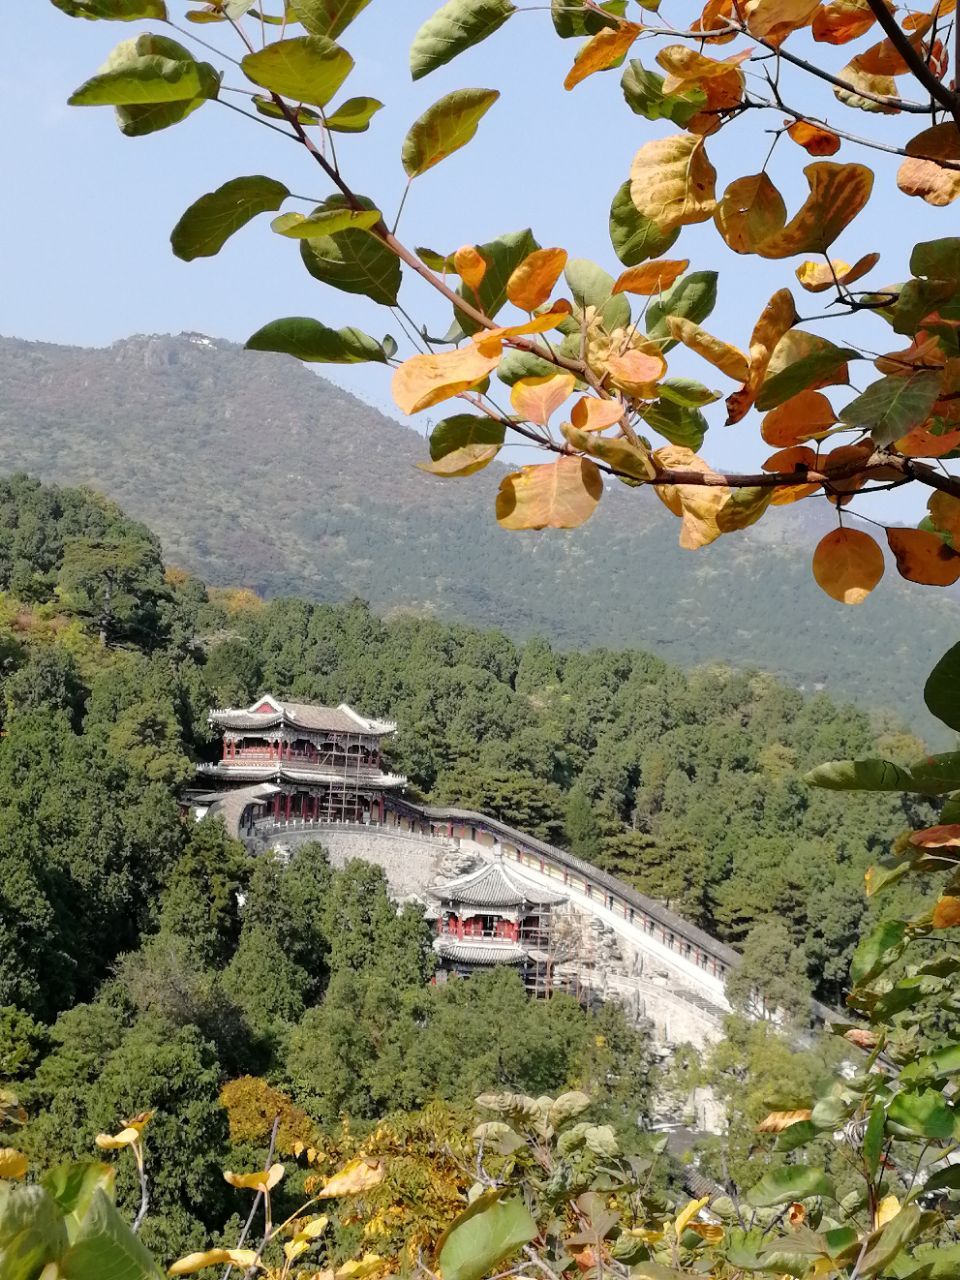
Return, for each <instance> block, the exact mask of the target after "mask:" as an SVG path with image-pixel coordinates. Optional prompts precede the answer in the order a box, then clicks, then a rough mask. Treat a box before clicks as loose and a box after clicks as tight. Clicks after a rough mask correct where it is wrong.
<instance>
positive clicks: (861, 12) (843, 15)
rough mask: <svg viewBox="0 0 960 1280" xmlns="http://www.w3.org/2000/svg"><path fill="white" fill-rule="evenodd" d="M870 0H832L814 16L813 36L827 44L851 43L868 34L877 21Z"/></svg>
mask: <svg viewBox="0 0 960 1280" xmlns="http://www.w3.org/2000/svg"><path fill="white" fill-rule="evenodd" d="M876 20H877V19H876V15H875V14H874V12H873V10H872V9H871V8H870V5H869V3H868V0H832V3H830V4H825V5H823V7H822V8H821V9H819V10H818V11H817V12H816V13H815V14H814V18H813V38H814V40H819V41H821V42H823V43H825V44H849V42H850V41H851V40H858V39H859V38H860V36H862V35H866V33H867V32H868V31H869V30H870V28H871V27H872V26H873V24H874V23H875V22H876Z"/></svg>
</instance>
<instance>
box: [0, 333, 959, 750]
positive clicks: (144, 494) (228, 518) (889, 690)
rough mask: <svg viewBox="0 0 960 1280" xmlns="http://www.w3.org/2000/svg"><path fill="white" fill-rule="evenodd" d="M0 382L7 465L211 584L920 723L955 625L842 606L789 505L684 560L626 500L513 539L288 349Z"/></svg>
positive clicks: (166, 340) (895, 590) (20, 362)
mask: <svg viewBox="0 0 960 1280" xmlns="http://www.w3.org/2000/svg"><path fill="white" fill-rule="evenodd" d="M0 387H2V396H0V470H2V471H5V472H13V471H18V470H25V471H29V472H31V473H33V474H35V475H38V476H39V477H41V478H42V479H44V480H47V481H55V482H58V483H66V484H84V485H90V486H92V487H93V488H96V489H98V490H99V491H101V492H103V493H105V494H107V495H109V496H110V497H112V498H115V499H116V500H117V501H119V502H120V503H121V504H123V506H124V507H125V508H126V509H127V511H128V512H130V513H131V514H132V515H135V516H136V517H137V518H138V519H142V520H144V521H145V522H147V523H148V524H149V525H150V526H151V527H152V528H153V529H155V530H156V531H157V532H158V533H159V535H160V537H161V538H162V541H163V546H164V550H165V554H166V557H167V559H168V560H170V561H173V562H175V563H179V564H182V565H183V566H184V567H186V568H189V569H191V570H193V571H195V572H197V573H198V574H200V575H202V576H203V577H204V578H205V579H206V580H208V581H210V582H212V583H216V584H236V583H242V584H243V585H246V586H249V587H252V588H254V589H255V590H257V591H258V592H261V593H263V594H266V595H270V596H276V595H280V594H287V593H289V594H294V593H295V594H297V595H301V596H305V597H308V598H312V599H317V600H324V601H334V600H340V599H345V598H349V597H352V596H362V597H364V598H366V599H368V600H369V601H370V602H371V603H372V604H373V606H374V607H375V609H377V610H378V611H380V612H384V613H389V612H390V611H393V610H413V611H417V612H422V613H427V614H431V615H434V616H437V617H441V618H461V619H464V620H467V621H470V622H474V623H479V624H485V625H490V626H492V625H496V626H498V627H502V628H503V629H504V630H506V631H508V632H510V633H511V634H513V635H516V636H525V635H530V634H532V633H535V632H541V633H543V634H545V635H547V636H549V637H550V639H551V640H552V641H553V642H555V643H557V644H560V645H562V646H580V645H591V644H594V645H595V644H598V643H600V644H605V645H610V646H617V645H630V646H631V647H637V648H643V649H649V650H652V651H653V652H655V653H659V654H661V655H663V656H665V657H667V658H669V659H670V660H672V661H675V662H679V663H682V664H685V665H690V664H696V663H703V662H709V661H713V660H719V659H722V660H725V661H728V662H733V663H736V664H740V665H751V666H752V665H756V666H759V667H762V668H765V669H767V670H770V671H772V672H774V673H776V674H778V675H780V676H782V677H784V678H785V679H787V680H789V681H791V682H793V683H796V684H798V685H801V686H803V687H807V688H810V687H814V686H817V685H826V686H827V687H828V688H829V689H831V690H833V691H835V692H837V693H838V694H844V695H853V696H856V697H859V698H861V699H866V700H867V701H869V702H872V703H874V704H881V705H888V706H893V707H895V708H896V709H897V710H899V711H901V712H903V713H904V714H906V715H908V716H909V717H910V718H911V720H913V721H914V722H915V723H917V724H918V725H920V727H921V728H924V729H926V728H927V723H926V722H925V721H923V720H921V718H920V717H921V712H920V706H919V698H918V697H917V696H916V694H915V693H914V690H913V686H914V685H915V683H916V681H917V680H918V679H919V678H920V677H921V676H922V675H923V674H924V673H925V672H926V671H927V670H928V668H929V666H930V660H931V655H935V654H937V653H939V652H941V651H942V650H943V649H945V648H946V647H947V646H948V645H949V644H951V643H952V642H953V641H954V640H955V639H956V636H957V633H958V632H960V606H958V605H957V604H956V603H955V602H953V601H950V600H948V599H944V598H943V596H942V595H941V594H938V593H933V592H929V593H925V592H924V591H923V589H922V588H917V587H913V588H909V587H907V586H905V585H904V584H901V583H900V582H898V581H894V580H890V581H888V582H886V583H885V584H884V586H883V589H882V590H880V591H878V592H877V593H876V594H875V596H873V597H871V598H870V600H868V601H867V602H866V603H865V604H864V605H863V606H861V607H860V608H858V609H855V610H852V609H848V610H844V609H841V608H839V607H838V606H836V605H835V604H833V603H832V602H831V601H830V600H828V599H827V598H826V597H825V596H823V595H822V594H821V593H820V592H819V591H818V589H817V588H816V586H815V584H814V583H813V581H812V579H811V577H810V573H809V563H808V562H809V554H810V539H809V537H806V538H804V539H803V547H802V549H798V547H797V540H798V538H799V522H800V521H803V520H805V519H810V518H813V517H811V516H809V515H807V513H806V512H805V511H804V510H803V509H802V508H801V509H797V510H791V511H785V512H778V513H775V514H774V515H773V516H772V517H771V518H770V519H768V521H767V522H765V524H764V525H763V526H761V527H760V528H758V529H757V530H754V531H751V533H749V534H746V535H742V536H739V537H737V538H736V539H728V540H725V541H724V543H723V545H722V546H720V547H713V548H708V549H706V550H704V551H702V552H698V553H696V554H690V553H688V552H682V551H681V550H680V549H679V548H678V547H677V545H676V539H677V530H676V525H675V523H674V522H673V520H672V519H671V518H670V517H669V516H668V515H667V514H666V513H665V512H663V511H662V510H661V508H660V507H659V504H657V503H652V502H640V501H637V500H636V499H635V497H634V496H633V495H631V494H628V493H625V492H621V491H619V490H616V491H614V492H611V493H610V494H609V495H608V498H607V500H606V501H605V502H604V503H603V504H602V505H601V508H600V510H599V512H598V514H597V516H596V517H595V518H594V519H593V520H592V521H591V522H590V523H589V524H588V525H587V526H586V527H585V528H584V529H582V530H578V531H576V532H574V533H571V534H569V535H563V534H557V533H546V534H525V535H518V534H509V533H506V532H504V531H502V530H500V529H499V528H498V527H497V526H496V524H495V522H494V521H493V518H492V511H491V507H492V500H493V493H494V490H495V487H496V483H497V476H496V474H495V469H494V468H491V469H490V471H489V472H488V473H486V474H485V475H481V476H478V477H475V478H474V479H473V481H472V482H469V483H458V482H453V481H450V482H444V481H439V480H437V479H435V478H433V477H430V476H426V475H424V474H422V473H421V472H419V471H417V470H416V468H415V465H414V464H415V462H416V461H417V460H419V459H421V458H422V457H423V456H424V448H423V444H422V442H421V441H420V440H419V439H418V437H417V436H416V434H415V433H414V432H412V431H410V430H408V429H407V428H406V427H404V426H402V425H400V424H399V423H397V422H395V421H393V420H391V419H390V418H387V417H385V416H384V415H383V414H380V413H378V412H377V411H376V410H374V409H372V408H371V407H370V406H369V405H367V404H364V403H363V402H362V401H360V400H358V399H356V398H355V397H353V396H351V395H349V394H347V393H346V392H344V391H342V390H340V389H339V388H338V387H335V386H334V385H332V384H331V383H329V382H327V381H325V380H324V379H322V378H319V377H317V376H315V375H314V374H313V372H312V371H310V370H308V369H306V368H304V367H302V366H300V365H298V364H296V363H295V362H293V361H292V360H289V359H287V358H286V357H283V356H271V355H255V354H252V353H245V352H243V351H242V350H241V349H240V348H239V347H236V346H234V345H232V344H230V343H226V342H220V341H215V340H211V339H207V338H202V337H200V336H199V335H181V336H180V337H135V338H131V339H129V340H126V341H123V342H119V343H116V344H115V345H113V346H112V347H109V348H105V349H85V348H79V347H61V346H54V345H51V344H44V343H28V342H23V341H20V340H17V339H0ZM918 635H922V636H923V643H922V644H918V642H917V636H918Z"/></svg>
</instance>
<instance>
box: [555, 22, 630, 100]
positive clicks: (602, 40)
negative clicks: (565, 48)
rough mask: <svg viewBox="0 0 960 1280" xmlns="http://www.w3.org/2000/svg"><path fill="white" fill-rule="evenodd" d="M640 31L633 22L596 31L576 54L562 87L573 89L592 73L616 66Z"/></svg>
mask: <svg viewBox="0 0 960 1280" xmlns="http://www.w3.org/2000/svg"><path fill="white" fill-rule="evenodd" d="M642 30H643V27H640V26H637V24H636V23H634V22H621V23H620V25H619V26H618V27H614V28H609V27H607V28H605V29H604V30H603V31H598V32H597V34H596V35H595V36H592V37H591V39H589V40H588V41H587V43H586V44H585V45H584V46H583V48H582V49H581V50H580V52H579V53H578V54H577V57H576V60H575V62H574V64H573V66H572V67H571V68H570V70H569V71H568V72H567V78H566V80H564V82H563V87H564V88H565V89H575V88H576V87H577V85H578V84H579V83H580V82H581V80H586V78H587V76H592V75H593V74H594V72H596V71H606V70H607V68H608V67H613V66H616V64H617V63H618V62H619V61H620V59H621V58H622V57H624V55H625V54H626V53H627V51H628V50H629V48H630V46H631V45H632V44H633V42H634V40H636V38H637V36H638V35H639V34H640V32H641V31H642Z"/></svg>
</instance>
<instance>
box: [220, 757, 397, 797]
mask: <svg viewBox="0 0 960 1280" xmlns="http://www.w3.org/2000/svg"><path fill="white" fill-rule="evenodd" d="M197 772H198V773H199V774H200V775H201V776H206V777H209V778H219V779H221V780H226V781H230V782H256V781H258V780H262V781H264V782H267V781H270V782H302V783H309V784H311V785H317V784H323V783H327V784H329V785H330V786H334V787H338V788H343V787H344V786H346V788H347V789H348V790H351V791H352V790H360V791H389V790H393V789H394V788H397V787H405V786H406V785H407V779H406V777H405V776H404V775H403V774H401V773H381V772H380V770H379V769H376V768H372V769H369V768H368V769H365V768H362V767H361V768H360V769H352V768H351V769H348V770H347V771H346V772H345V771H344V770H343V769H340V770H336V769H330V768H329V767H327V766H324V765H318V766H316V767H311V766H310V765H309V764H300V763H298V764H297V765H296V766H294V765H291V764H289V763H288V762H287V761H279V760H267V761H264V763H263V764H251V763H250V762H249V761H244V760H237V761H228V760H221V761H219V762H218V763H217V764H201V765H198V766H197Z"/></svg>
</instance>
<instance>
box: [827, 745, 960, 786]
mask: <svg viewBox="0 0 960 1280" xmlns="http://www.w3.org/2000/svg"><path fill="white" fill-rule="evenodd" d="M803 780H804V782H807V783H809V784H810V786H812V787H826V788H827V789H828V790H830V791H913V792H916V793H917V794H918V795H922V796H941V795H943V794H944V793H945V792H947V791H955V790H956V789H957V788H958V787H960V752H957V751H947V752H945V753H943V754H942V755H938V756H930V757H929V758H928V759H927V760H923V761H921V762H920V764H916V765H914V766H913V767H912V768H910V769H904V768H903V767H902V766H901V765H898V764H893V763H892V761H890V760H830V761H829V762H828V763H827V764H821V765H817V767H816V768H815V769H811V770H810V772H809V773H807V774H804V779H803Z"/></svg>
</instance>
